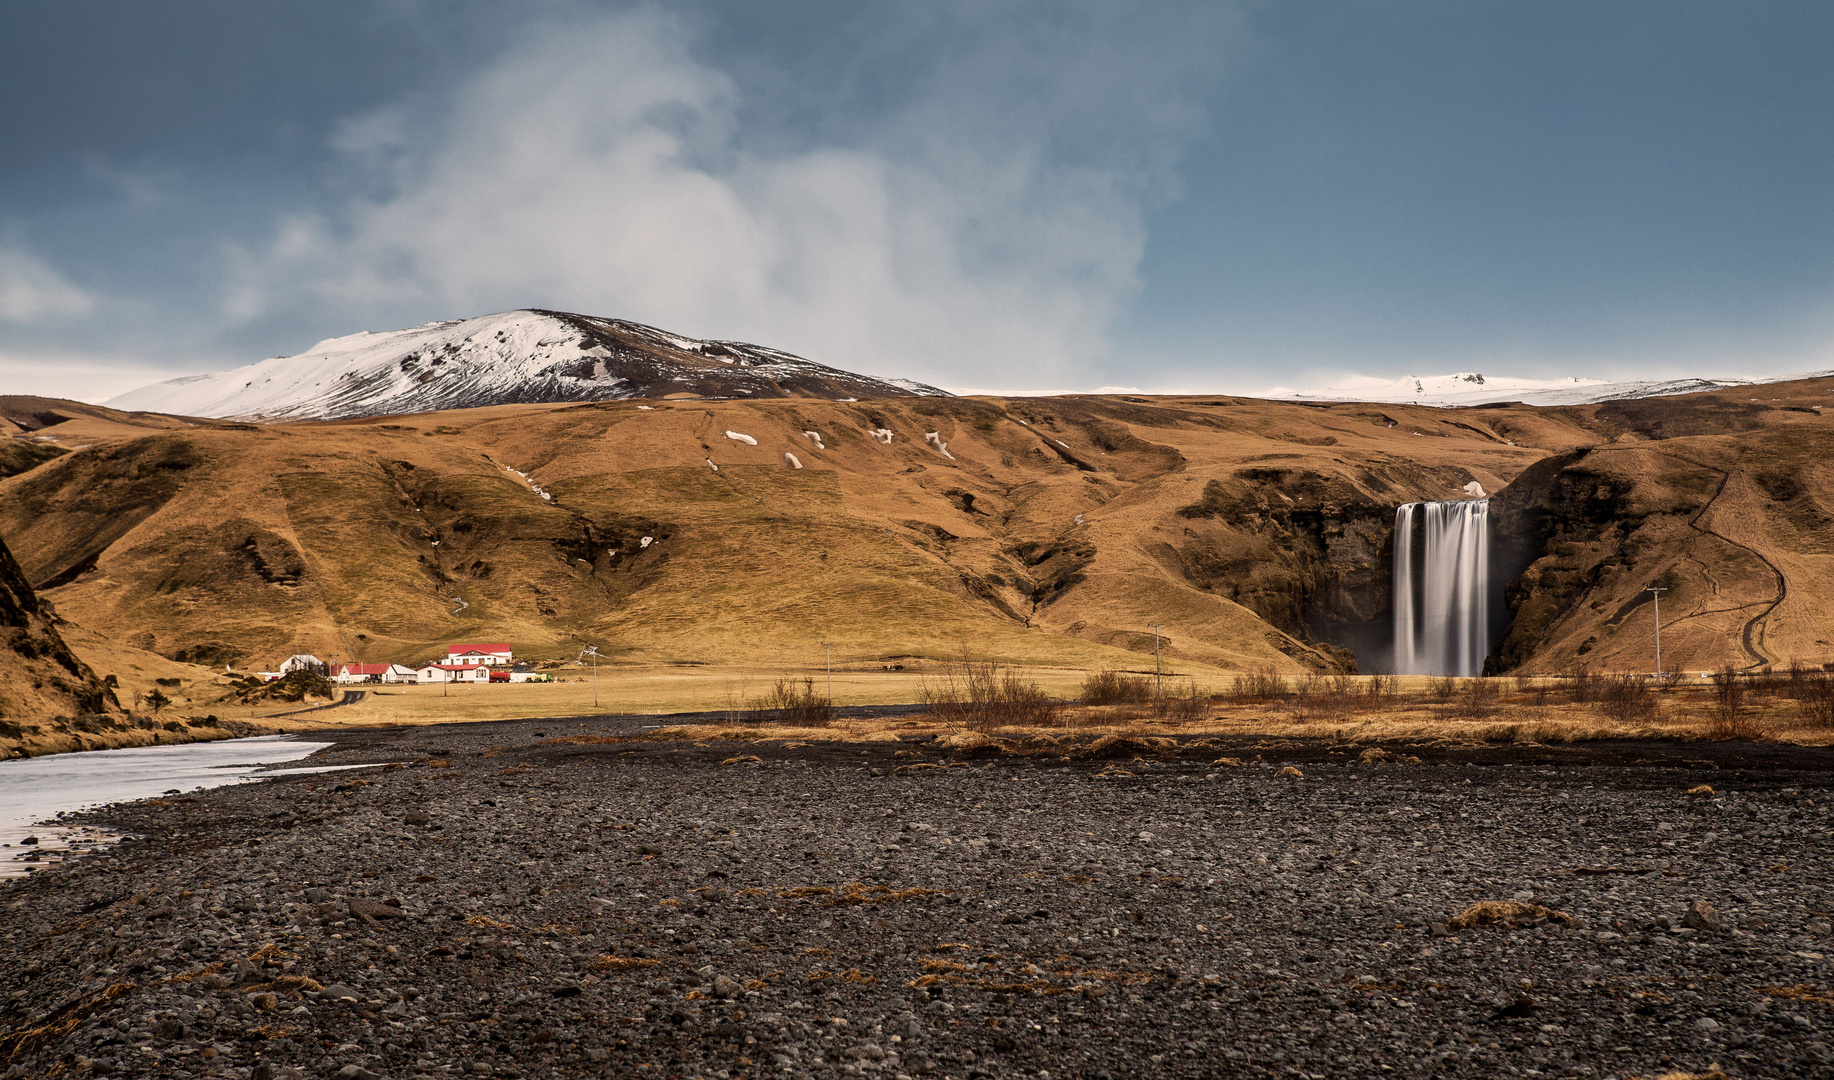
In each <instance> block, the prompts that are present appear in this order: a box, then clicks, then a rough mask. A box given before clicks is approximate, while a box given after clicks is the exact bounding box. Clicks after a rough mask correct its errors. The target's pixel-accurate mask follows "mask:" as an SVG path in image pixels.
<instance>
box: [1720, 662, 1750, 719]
mask: <svg viewBox="0 0 1834 1080" xmlns="http://www.w3.org/2000/svg"><path fill="white" fill-rule="evenodd" d="M1746 691H1747V687H1746V686H1745V678H1744V676H1743V675H1741V674H1740V673H1739V671H1738V669H1737V668H1734V667H1732V666H1731V665H1729V664H1728V665H1727V666H1725V667H1723V668H1720V669H1719V670H1718V671H1715V672H1714V673H1713V718H1714V719H1715V720H1718V721H1719V722H1720V723H1721V724H1725V725H1735V724H1736V723H1737V721H1738V718H1739V717H1740V716H1741V715H1742V714H1743V713H1744V711H1745V698H1746V696H1747V694H1746Z"/></svg>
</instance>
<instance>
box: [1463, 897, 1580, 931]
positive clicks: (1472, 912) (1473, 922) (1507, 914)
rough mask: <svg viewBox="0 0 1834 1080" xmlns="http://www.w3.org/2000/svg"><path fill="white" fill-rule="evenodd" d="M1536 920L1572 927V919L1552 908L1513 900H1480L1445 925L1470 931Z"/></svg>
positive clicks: (1517, 924)
mask: <svg viewBox="0 0 1834 1080" xmlns="http://www.w3.org/2000/svg"><path fill="white" fill-rule="evenodd" d="M1536 919H1546V920H1548V921H1549V922H1557V923H1559V924H1560V925H1562V926H1571V925H1573V917H1572V916H1571V915H1568V914H1566V913H1565V912H1561V911H1555V910H1554V909H1553V908H1549V907H1542V906H1541V905H1540V904H1524V903H1521V902H1519V901H1515V900H1480V901H1478V902H1477V903H1475V904H1472V905H1471V906H1470V907H1468V908H1466V909H1465V910H1464V911H1462V912H1460V913H1459V914H1458V915H1456V916H1454V917H1452V918H1450V919H1447V920H1446V925H1447V926H1448V927H1450V928H1452V929H1453V930H1470V929H1472V928H1473V927H1478V926H1489V925H1492V924H1494V923H1502V924H1504V925H1506V926H1520V925H1522V924H1523V923H1526V922H1533V921H1534V920H1536Z"/></svg>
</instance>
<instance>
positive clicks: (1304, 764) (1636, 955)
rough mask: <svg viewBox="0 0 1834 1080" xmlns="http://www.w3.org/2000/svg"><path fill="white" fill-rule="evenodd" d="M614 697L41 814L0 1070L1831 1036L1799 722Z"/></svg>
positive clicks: (666, 1068) (813, 1062)
mask: <svg viewBox="0 0 1834 1080" xmlns="http://www.w3.org/2000/svg"><path fill="white" fill-rule="evenodd" d="M642 722H653V718H646V720H645V721H642ZM639 723H640V721H639V720H637V719H635V718H604V719H602V720H597V721H591V722H587V723H583V724H582V723H580V722H578V721H574V720H569V721H565V722H562V721H548V722H545V723H544V722H539V721H536V722H506V723H493V724H473V725H464V726H451V727H443V728H413V729H403V730H393V731H372V732H362V733H354V734H347V735H344V736H342V741H341V742H340V743H339V744H338V746H336V747H334V748H332V749H330V750H327V751H324V752H322V753H320V754H318V755H316V757H315V758H314V759H311V760H310V761H308V762H307V763H308V764H311V763H322V764H348V763H352V762H360V761H390V762H395V763H397V764H395V765H392V766H389V767H386V768H379V769H368V770H361V771H355V772H345V773H331V774H323V775H319V776H308V777H295V778H288V779H284V780H275V781H270V782H266V783H261V784H251V785H246V786H242V787H230V788H219V789H215V790H212V791H208V792H199V793H195V794H192V795H176V796H170V797H167V798H165V799H163V800H156V801H150V802H143V803H136V804H129V805H125V806H119V807H112V808H109V809H107V810H105V811H100V812H97V813H95V814H90V815H85V816H84V817H83V820H85V821H90V822H97V823H106V824H109V825H111V826H113V827H115V828H118V829H121V830H124V831H127V832H129V833H132V834H133V838H132V839H130V840H127V841H125V842H123V843H121V844H119V845H118V846H116V847H115V848H113V849H112V850H111V851H110V852H108V853H107V854H105V855H100V856H94V857H89V858H86V859H82V860H79V861H72V862H69V863H64V864H61V865H55V866H47V867H46V868H45V869H42V870H40V871H39V872H37V873H35V874H33V875H31V876H30V877H27V878H24V879H20V880H19V881H17V882H16V883H14V884H11V885H7V886H4V887H0V1074H3V1075H4V1076H5V1077H22V1076H24V1077H53V1076H103V1075H108V1076H173V1077H192V1076H197V1077H207V1076H217V1077H238V1078H252V1080H269V1078H278V1077H356V1078H362V1077H369V1076H381V1077H412V1076H417V1075H425V1076H505V1077H548V1076H618V1077H656V1078H664V1077H667V1078H675V1077H715V1078H721V1080H729V1078H733V1077H842V1076H845V1077H856V1076H881V1077H885V1078H887V1080H892V1078H897V1077H905V1076H932V1077H956V1078H961V1080H967V1078H973V1077H1008V1076H1033V1077H1092V1078H1099V1077H1186V1076H1282V1077H1287V1076H1292V1077H1298V1076H1306V1077H1352V1076H1355V1077H1362V1076H1382V1075H1401V1076H1427V1075H1445V1076H1458V1077H1498V1076H1526V1077H1537V1076H1545V1077H1587V1078H1592V1077H1599V1078H1604V1077H1628V1076H1655V1075H1659V1074H1662V1073H1666V1072H1671V1071H1686V1072H1696V1073H1701V1074H1707V1073H1708V1072H1709V1069H1710V1067H1711V1066H1715V1065H1717V1066H1718V1067H1719V1068H1720V1069H1722V1070H1723V1071H1724V1073H1725V1074H1726V1075H1728V1076H1731V1077H1796V1078H1799V1077H1813V1076H1834V1049H1830V1041H1831V1040H1834V1033H1831V1028H1834V988H1831V985H1830V984H1831V983H1834V963H1831V962H1830V960H1829V959H1828V955H1827V953H1828V950H1829V948H1830V946H1834V940H1830V933H1831V930H1830V925H1829V921H1830V915H1829V913H1830V912H1834V885H1831V884H1830V881H1829V874H1828V869H1829V866H1828V861H1827V856H1828V853H1829V852H1828V837H1829V831H1828V826H1829V815H1828V803H1829V798H1830V795H1831V794H1834V793H1831V792H1830V781H1834V754H1830V753H1828V752H1826V751H1821V750H1806V749H1798V748H1779V747H1751V746H1743V747H1741V746H1738V745H1733V744H1694V745H1687V746H1682V745H1673V744H1671V745H1655V744H1640V745H1639V744H1612V745H1605V744H1579V745H1578V746H1575V747H1546V748H1544V747H1484V746H1457V745H1449V744H1447V745H1430V746H1411V747H1396V746H1391V747H1388V748H1387V751H1388V752H1389V755H1390V756H1389V757H1388V758H1387V759H1386V760H1371V759H1380V758H1382V756H1383V755H1382V754H1381V753H1370V752H1369V751H1371V750H1372V749H1373V748H1371V747H1368V746H1345V745H1332V744H1330V743H1328V742H1324V741H1319V742H1309V743H1308V742H1304V741H1291V740H1289V741H1283V742H1278V743H1273V742H1259V743H1257V742H1254V741H1245V742H1239V743H1237V744H1235V745H1231V746H1221V747H1219V746H1218V745H1216V744H1214V743H1209V744H1206V745H1204V746H1201V747H1192V746H1188V745H1187V746H1184V747H1181V748H1179V749H1177V750H1173V751H1166V750H1164V749H1163V748H1161V749H1160V752H1157V753H1155V752H1153V750H1152V748H1150V747H1145V746H1139V745H1127V744H1121V745H1117V746H1114V747H1110V748H1108V749H1107V750H1106V751H1105V756H1098V755H1092V754H1090V753H1089V752H1088V751H1087V750H1086V749H1084V750H1082V751H1076V750H1075V749H1074V747H1073V746H1072V745H1071V744H1069V743H1065V744H1064V745H1062V746H1059V747H1048V746H1042V745H1040V746H1033V747H1030V748H1028V749H1029V750H1030V751H1032V752H1028V753H1024V754H1003V755H996V756H991V757H985V758H981V759H976V760H969V761H958V760H953V758H952V756H951V753H950V752H949V751H947V750H945V749H943V748H941V747H939V746H937V745H936V744H934V743H931V742H928V741H918V740H911V741H907V742H903V743H875V744H871V745H869V746H866V747H861V746H858V745H842V744H814V745H803V746H797V745H789V746H785V745H780V744H709V745H697V744H684V743H666V742H656V741H641V740H643V739H644V738H645V736H644V735H643V734H642V733H641V731H640V730H639V728H638V724H639ZM561 739H571V740H575V741H556V740H561ZM1414 756H1417V757H1418V758H1420V759H1422V760H1421V761H1420V763H1418V764H1413V763H1408V760H1407V759H1408V758H1409V757H1414ZM1219 758H1228V759H1231V760H1233V761H1235V762H1239V764H1229V763H1224V764H1217V761H1218V759H1219ZM1295 773H1297V774H1298V775H1294V774H1295ZM1702 785H1706V786H1707V787H1709V788H1710V789H1711V790H1710V791H1704V790H1697V789H1699V788H1700V787H1701V786H1702ZM67 820H75V819H74V818H73V819H67ZM1481 901H1506V902H1511V903H1513V904H1517V905H1520V906H1519V907H1518V908H1516V909H1515V910H1516V911H1517V916H1516V918H1515V924H1514V925H1511V924H1510V923H1508V922H1499V923H1491V924H1485V925H1475V926H1470V927H1468V928H1459V927H1458V922H1457V916H1458V915H1460V914H1461V913H1463V912H1465V911H1466V910H1467V909H1468V908H1470V907H1471V905H1473V904H1474V903H1478V902H1481ZM1697 903H1698V904H1704V905H1707V906H1708V908H1710V910H1708V909H1707V908H1695V907H1692V906H1693V905H1696V904H1697Z"/></svg>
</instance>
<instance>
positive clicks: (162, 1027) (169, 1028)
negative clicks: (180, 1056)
mask: <svg viewBox="0 0 1834 1080" xmlns="http://www.w3.org/2000/svg"><path fill="white" fill-rule="evenodd" d="M153 1034H155V1035H157V1036H159V1037H160V1038H162V1039H165V1040H166V1041H168V1042H176V1041H178V1040H179V1039H182V1038H184V1037H185V1025H184V1022H183V1021H180V1020H161V1021H160V1022H159V1026H158V1027H156V1028H154V1029H153Z"/></svg>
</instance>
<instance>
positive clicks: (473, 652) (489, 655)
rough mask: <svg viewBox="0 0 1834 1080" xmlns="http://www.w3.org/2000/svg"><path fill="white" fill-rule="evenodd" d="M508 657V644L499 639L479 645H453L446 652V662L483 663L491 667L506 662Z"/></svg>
mask: <svg viewBox="0 0 1834 1080" xmlns="http://www.w3.org/2000/svg"><path fill="white" fill-rule="evenodd" d="M510 659H511V653H510V648H509V644H508V643H507V642H500V641H493V642H487V643H484V644H480V645H454V646H452V648H451V649H449V650H447V652H446V663H448V664H483V665H485V666H487V667H491V666H500V665H505V664H508V663H509V662H510Z"/></svg>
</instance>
